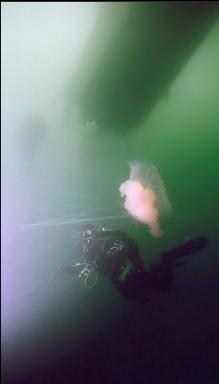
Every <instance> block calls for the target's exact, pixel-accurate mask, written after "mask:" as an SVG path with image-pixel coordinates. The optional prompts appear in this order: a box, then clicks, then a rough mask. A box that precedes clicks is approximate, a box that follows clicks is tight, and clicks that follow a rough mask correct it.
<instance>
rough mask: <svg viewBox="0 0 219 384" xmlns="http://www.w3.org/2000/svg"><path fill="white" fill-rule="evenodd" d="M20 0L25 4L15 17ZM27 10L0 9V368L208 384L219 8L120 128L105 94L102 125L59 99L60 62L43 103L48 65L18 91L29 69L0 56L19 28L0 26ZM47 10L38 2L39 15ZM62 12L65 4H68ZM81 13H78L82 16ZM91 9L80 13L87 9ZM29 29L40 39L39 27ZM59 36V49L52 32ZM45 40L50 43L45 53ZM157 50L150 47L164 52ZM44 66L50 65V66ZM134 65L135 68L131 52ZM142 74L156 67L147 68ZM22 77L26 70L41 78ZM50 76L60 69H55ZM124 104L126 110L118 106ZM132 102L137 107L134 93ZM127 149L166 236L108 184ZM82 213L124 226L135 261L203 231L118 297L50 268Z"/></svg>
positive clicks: (216, 318)
mask: <svg viewBox="0 0 219 384" xmlns="http://www.w3.org/2000/svg"><path fill="white" fill-rule="evenodd" d="M91 5H92V3H91ZM91 5H90V7H91ZM158 5H159V4H157V5H154V6H155V7H158ZM159 6H160V5H159ZM59 7H60V5H59ZM72 7H73V6H72ZM87 7H88V5H87ZM28 9H29V10H28ZM60 9H61V8H59V11H60ZM85 9H86V7H85V8H84V11H85ZM12 11H13V12H12ZM10 12H11V13H10ZM24 12H27V15H26V16H25V17H24ZM28 12H30V8H28V7H27V8H25V7H24V8H20V9H19V11H18V9H16V7H15V8H13V7H12V8H11V9H10V7H9V8H7V7H6V13H5V14H3V16H4V18H3V21H4V22H5V24H3V32H4V31H5V35H4V36H3V43H4V42H5V46H3V49H4V50H5V51H4V52H6V58H5V61H4V60H3V70H4V71H3V75H4V76H5V78H4V77H3V80H4V82H3V96H4V100H3V118H2V122H3V130H2V139H3V146H2V149H3V156H2V181H3V183H2V211H3V216H2V218H3V226H2V239H3V241H2V255H3V257H2V370H3V373H2V378H3V382H4V383H31V384H32V383H37V384H38V383H50V382H53V383H66V384H67V383H73V382H75V383H78V382H83V383H85V382H87V381H88V382H90V383H91V382H100V383H114V382H119V383H123V382H127V383H138V382H139V383H158V382H160V381H162V382H163V383H166V382H172V383H177V384H184V383H196V382H197V383H208V384H216V383H217V382H218V380H219V349H218V344H219V298H218V294H219V255H218V249H219V237H218V228H219V226H218V217H219V204H218V198H219V178H218V175H219V172H218V165H219V133H218V130H219V75H218V68H219V23H218V21H216V22H214V23H213V25H212V26H211V28H209V30H208V32H207V33H206V34H205V35H204V36H202V38H201V41H200V42H199V44H198V45H197V46H196V48H195V49H194V51H193V52H192V54H191V53H189V54H188V57H187V60H186V59H185V58H184V61H183V65H182V68H181V69H180V70H179V71H178V73H177V76H176V73H175V72H174V73H173V78H172V81H169V82H168V87H167V89H165V92H164V95H162V96H160V97H159V98H157V99H156V103H155V105H154V104H153V108H152V106H151V108H150V112H148V109H147V104H146V103H145V116H143V115H144V114H143V112H142V109H141V119H140V120H141V121H139V122H138V123H136V125H135V124H134V123H133V124H134V125H133V127H132V129H131V128H130V127H128V128H127V130H126V129H125V128H124V126H123V128H122V129H121V131H120V130H119V129H117V130H115V125H114V123H112V122H113V121H114V119H115V116H116V115H115V113H114V111H112V115H110V112H109V111H110V108H108V107H109V105H107V108H106V110H105V113H106V116H108V119H109V120H110V121H111V123H110V124H112V129H110V124H108V125H107V124H106V128H105V127H104V123H105V121H104V119H102V115H101V114H99V115H98V113H99V112H98V110H96V115H92V116H91V115H89V113H90V111H91V110H92V113H93V111H94V110H95V108H94V107H93V105H95V104H92V103H90V104H89V98H88V101H87V103H88V104H87V105H89V106H90V110H89V108H88V110H89V113H88V115H89V117H91V118H92V120H86V118H87V116H85V115H86V111H84V110H83V108H81V105H79V106H78V105H76V104H74V101H73V106H72V107H71V108H70V113H69V105H72V104H71V103H72V95H69V94H68V92H67V91H66V89H67V88H68V89H69V84H72V83H73V84H74V81H75V80H74V77H73V80H72V78H71V75H70V74H68V76H67V75H66V76H64V81H63V83H67V84H68V87H64V86H63V89H64V91H63V93H61V92H60V94H58V96H57V95H56V94H55V97H54V100H55V101H52V102H51V103H50V104H49V106H47V104H46V105H45V106H44V105H43V103H44V102H45V100H47V102H48V99H49V98H50V97H51V99H52V96H54V92H53V88H52V87H51V89H50V92H49V93H48V94H47V93H45V95H43V91H44V89H45V90H48V88H49V86H50V85H51V84H52V83H55V81H52V80H50V82H49V80H48V79H47V76H45V79H47V82H46V83H45V84H44V80H45V79H44V78H42V81H41V82H40V85H39V90H38V92H39V93H37V92H33V95H32V94H31V96H30V99H31V102H29V97H28V95H29V93H28V92H27V90H28V89H29V88H31V85H30V86H29V88H28V87H27V85H26V82H27V83H28V84H29V83H30V84H32V83H31V80H30V81H29V80H28V79H29V75H28V76H27V77H28V79H26V76H25V68H23V64H22V63H23V61H22V60H24V59H23V58H22V59H21V60H20V62H21V64H22V65H21V67H22V71H21V69H19V65H18V69H17V71H18V73H17V75H16V71H15V70H14V71H15V73H14V72H13V75H12V74H11V71H10V70H11V67H10V68H9V70H8V72H7V69H6V67H8V64H9V63H10V62H11V60H12V57H13V54H12V53H11V52H13V49H14V52H15V57H17V58H18V62H19V52H22V49H21V48H22V46H23V45H22V44H23V43H22V38H23V36H22V35H21V38H20V39H21V40H19V38H18V40H17V41H15V42H14V40H13V38H14V36H15V35H14V33H15V32H14V31H13V30H12V31H11V32H10V33H9V30H8V29H7V28H9V27H10V26H11V25H14V24H13V23H15V21H16V23H18V25H20V24H19V23H21V24H22V20H23V18H24V19H25V20H27V19H29V20H31V17H33V16H32V14H31V12H30V13H28ZM50 12H52V10H51V9H48V14H46V15H44V17H45V20H47V18H48V15H49V14H50ZM72 12H73V13H74V12H75V10H74V9H73V8H72ZM64 16H66V15H65V14H63V15H62V17H63V18H64ZM36 20H37V21H35V23H36V26H37V25H38V23H39V22H41V23H43V22H42V20H41V19H40V18H39V19H38V18H36ZM39 20H41V21H39ZM45 20H44V21H45ZM58 20H59V18H58ZM81 20H82V21H83V23H85V20H84V18H83V17H82V19H81ZM94 20H95V18H94V16H93V23H94ZM82 21H81V23H82ZM10 23H11V24H10ZM16 23H15V26H16V25H17V24H16ZM83 23H82V24H83ZM83 25H84V24H83ZM25 28H26V29H25ZM25 28H24V31H27V30H29V29H28V28H30V25H29V24H27V25H26V27H25ZM15 29H16V28H15ZM30 31H32V30H31V29H30ZM25 33H26V32H25ZM31 33H33V32H31ZM24 35H25V36H26V34H24ZM18 36H19V35H18ZM34 36H35V35H34ZM36 36H37V35H36ZM27 40H28V38H27ZM37 41H38V39H37ZM40 41H41V42H40V44H39V46H40V47H41V45H42V44H43V43H42V41H43V38H42V37H41V40H40ZM51 41H52V38H51ZM63 41H64V42H65V41H66V40H65V35H64V37H63ZM6 43H7V44H6ZM152 43H153V39H152V42H151V44H152ZM10 44H11V45H10ZM16 44H17V45H16ZM19 44H20V45H19ZM68 44H69V42H68ZM27 46H28V45H27ZM8 47H9V48H8ZM58 47H59V49H61V45H59V46H58ZM26 49H27V48H26V47H25V48H24V51H23V52H26V51H25V50H26ZM57 50H58V48H57ZM27 51H28V50H27ZM46 51H47V48H46ZM33 52H34V50H33ZM42 52H44V50H43V51H42ZM42 52H41V53H42ZM54 52H56V49H54V51H52V53H51V55H52V54H54ZM32 54H33V53H32ZM56 54H57V52H56ZM58 54H59V51H58ZM10 55H12V56H10ZM160 55H161V56H160V61H162V59H163V57H165V54H164V53H162V54H160ZM21 56H22V55H21ZM25 57H26V56H25ZM33 57H34V55H33ZM37 57H38V56H37ZM39 57H40V58H39V62H40V60H41V61H42V63H43V68H47V65H48V63H50V61H49V60H48V57H47V60H46V59H45V56H44V54H42V56H39ZM54 57H56V56H54ZM82 57H83V56H82ZM25 60H26V59H25ZM25 60H24V63H25V65H27V70H28V71H30V68H31V66H33V63H32V61H31V59H30V61H31V62H30V63H29V62H28V61H27V63H26V61H25ZM53 61H54V62H55V60H54V59H53ZM56 61H58V60H56ZM33 62H34V59H33ZM61 64H62V63H61ZM61 64H60V63H59V66H60V65H61ZM28 65H29V66H28ZM37 65H38V64H37ZM12 67H13V66H12ZM160 67H162V65H161V66H160ZM15 68H16V67H15ZM52 68H53V67H52V66H50V67H49V73H50V74H51V71H52ZM46 70H48V68H47V69H46ZM46 70H45V73H47V72H46ZM19 71H20V72H19ZM136 71H139V67H138V66H137V64H136ZM28 73H29V72H28ZM33 73H34V72H32V75H33ZM57 73H59V72H58V70H57V69H56V70H54V72H53V71H52V75H51V79H53V78H54V79H55V78H57ZM75 73H76V71H75ZM81 73H82V74H83V68H82V72H81ZM133 73H134V72H133ZM13 76H14V77H13ZM81 76H82V75H81ZM153 76H154V77H156V72H154V73H153ZM157 76H158V75H157ZM65 77H66V78H67V80H66V78H65ZM11 78H12V80H11V83H10V79H11ZM31 78H32V76H30V79H31ZM33 78H34V76H33ZM170 78H171V76H170V77H168V79H170ZM60 79H61V80H60ZM96 79H97V81H98V76H97V77H96ZM70 80H71V81H70ZM22 81H23V83H22ZM33 81H35V82H36V83H37V82H39V81H40V79H38V78H36V79H35V80H33ZM59 81H60V83H62V76H61V77H60V78H59ZM80 81H81V82H82V83H83V81H85V80H84V78H80V76H79V77H78V78H77V82H76V83H77V84H80ZM99 81H100V84H98V83H97V84H96V89H98V86H99V89H102V88H101V87H102V83H103V77H101V75H100V80H99ZM129 81H130V83H131V81H132V79H131V78H129V77H128V75H127V88H129V87H128V84H129ZM11 84H13V85H14V87H15V90H14V88H13V87H12V86H11ZM22 84H23V87H22ZM34 84H35V83H34ZM55 85H57V84H56V83H55ZM77 86H78V85H77ZM41 88H42V96H41V91H40V90H41ZM26 89H27V90H26ZM54 89H55V86H54ZM25 90H26V91H25ZM34 90H35V91H36V90H37V87H36V86H35V88H34ZM25 92H26V93H25ZM45 92H47V91H45ZM151 92H152V94H153V90H152V91H151ZM90 93H91V95H92V89H90ZM149 94H150V92H149ZM66 95H67V96H66ZM94 95H95V89H94ZM41 97H42V100H41ZM88 97H89V94H88ZM153 97H154V96H153ZM73 99H74V98H73ZM52 100H53V99H52ZM79 104H80V103H79ZM133 105H135V94H133ZM85 106H86V102H85ZM103 107H104V105H103ZM92 108H93V109H92ZM81 109H82V111H81ZM85 109H86V108H85ZM78 111H79V112H78ZM27 112H28V113H27ZM83 113H84V115H83ZM113 113H114V114H113ZM139 113H140V112H139ZM127 114H129V115H131V112H130V110H129V109H127ZM133 114H134V115H135V116H136V109H134V107H133ZM121 115H122V116H124V115H125V113H124V110H123V109H122V108H121ZM98 116H99V117H100V119H99V120H98ZM110 116H111V118H110ZM83 119H84V120H83ZM134 120H135V117H133V122H134ZM98 121H100V122H101V123H99V122H98ZM123 121H125V117H124V120H123ZM121 124H122V123H121ZM131 159H140V160H150V161H152V162H153V163H154V164H155V165H156V166H157V168H158V170H159V172H160V174H161V176H162V178H163V180H164V182H165V185H166V187H167V190H168V193H169V198H170V201H171V204H172V207H173V213H172V215H171V217H170V218H166V219H165V218H164V219H163V221H162V226H163V228H164V230H165V236H164V237H163V238H162V239H161V240H155V239H153V238H152V237H151V236H150V234H149V232H148V231H147V229H146V228H145V227H144V226H142V225H140V224H138V223H136V222H134V221H133V220H132V219H130V218H129V217H128V216H127V215H126V213H125V212H124V210H123V206H122V201H121V199H120V195H119V191H118V188H119V185H120V183H121V182H123V181H124V180H126V179H127V178H128V172H129V170H128V161H129V160H131ZM90 220H91V221H92V222H94V223H97V224H102V223H105V224H106V225H107V226H109V227H113V228H116V229H122V230H125V231H126V232H127V233H128V234H130V235H131V236H132V237H133V238H135V240H136V241H137V242H138V244H139V247H140V251H141V256H142V259H143V260H144V263H145V266H146V267H148V268H149V266H150V264H151V262H152V261H156V260H159V254H160V253H161V252H162V251H163V250H166V249H169V248H171V247H174V246H176V245H178V244H180V243H182V242H184V241H186V240H187V239H188V238H192V237H195V236H200V235H205V236H207V237H208V239H209V246H208V248H206V249H204V250H203V251H201V252H200V253H198V254H194V255H192V256H190V257H189V258H188V260H187V262H186V264H185V265H184V266H182V267H181V268H176V270H175V271H174V281H173V285H172V288H171V290H170V292H169V293H167V294H164V295H160V296H154V297H153V298H152V299H151V301H150V302H149V303H148V304H147V305H144V306H143V305H141V304H139V303H136V302H134V301H133V302H132V301H127V300H125V299H123V298H122V297H121V296H120V295H119V293H118V292H117V291H116V289H115V287H114V286H113V285H112V284H111V283H110V282H108V281H106V280H105V279H103V278H101V277H100V279H99V280H98V282H97V284H96V285H95V287H94V288H92V289H86V288H85V287H84V282H83V281H82V280H73V279H72V277H71V276H65V275H63V274H62V273H59V272H57V270H58V268H59V267H60V265H63V264H67V265H68V264H70V263H71V262H72V260H73V261H77V260H78V255H77V244H78V242H79V232H80V230H81V228H82V226H83V224H84V223H86V222H88V221H90ZM56 272H57V273H56Z"/></svg>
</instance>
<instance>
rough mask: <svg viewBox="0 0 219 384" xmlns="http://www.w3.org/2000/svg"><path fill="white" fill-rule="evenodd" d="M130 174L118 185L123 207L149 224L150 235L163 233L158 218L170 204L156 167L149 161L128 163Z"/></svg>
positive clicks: (168, 211)
mask: <svg viewBox="0 0 219 384" xmlns="http://www.w3.org/2000/svg"><path fill="white" fill-rule="evenodd" d="M129 166H130V175H129V180H126V181H125V182H124V183H122V184H121V185H120V187H119V191H120V194H121V196H122V197H123V198H124V208H125V209H126V210H127V211H128V212H129V214H130V215H131V216H132V217H133V218H134V219H135V220H137V221H139V222H141V223H143V224H146V225H148V226H149V229H150V232H151V234H152V236H154V237H155V238H159V237H161V236H162V235H163V231H162V229H161V228H160V224H159V219H160V216H161V215H162V214H169V213H170V212H171V206H170V203H169V200H168V197H167V192H166V189H165V186H164V183H163V180H162V179H161V177H160V175H159V172H158V170H157V168H156V167H155V166H154V165H153V164H151V163H142V162H139V161H133V162H130V163H129Z"/></svg>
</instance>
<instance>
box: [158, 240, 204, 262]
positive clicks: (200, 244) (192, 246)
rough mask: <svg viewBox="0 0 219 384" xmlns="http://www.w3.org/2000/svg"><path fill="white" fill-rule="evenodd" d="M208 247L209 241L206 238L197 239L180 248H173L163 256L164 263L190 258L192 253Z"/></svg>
mask: <svg viewBox="0 0 219 384" xmlns="http://www.w3.org/2000/svg"><path fill="white" fill-rule="evenodd" d="M207 245H208V239H207V237H205V236H201V237H196V238H194V239H192V240H189V241H187V242H186V243H184V244H182V245H180V246H179V247H176V248H173V249H171V250H169V251H167V252H164V253H162V254H161V258H162V260H163V261H171V260H174V259H177V258H178V257H183V256H188V255H190V254H192V253H195V252H198V251H200V250H201V249H202V248H205V247H206V246H207Z"/></svg>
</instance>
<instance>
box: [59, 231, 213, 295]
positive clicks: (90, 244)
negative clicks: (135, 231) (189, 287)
mask: <svg viewBox="0 0 219 384" xmlns="http://www.w3.org/2000/svg"><path fill="white" fill-rule="evenodd" d="M207 244H208V239H207V238H206V237H204V236H203V237H198V238H194V239H192V240H189V241H187V242H186V243H184V244H182V245H180V246H178V247H176V248H173V249H171V250H169V251H167V252H164V253H162V254H161V255H160V257H161V260H160V262H159V263H156V264H152V265H151V268H150V270H145V268H144V264H143V262H142V260H141V258H140V255H139V248H138V245H137V243H136V242H135V240H133V239H132V238H130V237H129V236H128V235H127V234H126V233H124V232H122V231H118V230H113V229H110V228H109V229H108V228H106V227H105V226H100V227H95V226H93V225H88V226H87V227H85V228H84V230H83V231H82V242H81V244H80V250H79V253H80V257H81V262H78V263H76V264H73V265H71V266H63V267H62V270H63V271H65V272H66V273H70V274H73V275H75V276H76V277H85V282H86V281H87V279H88V277H89V275H90V273H92V272H95V273H96V275H97V276H98V275H99V274H101V275H103V276H105V277H106V278H107V279H108V280H110V281H111V282H112V283H113V284H114V285H115V286H116V288H117V290H118V291H119V292H120V294H122V295H123V297H125V298H127V299H135V300H138V301H141V302H145V301H148V299H149V298H150V297H151V295H152V294H154V293H164V292H167V291H168V290H169V289H170V287H171V284H172V277H173V267H174V266H177V265H182V264H184V263H182V262H178V260H177V259H178V258H180V257H184V256H187V255H189V254H191V253H194V252H197V251H199V250H201V249H202V248H204V247H206V246H207ZM90 288H91V286H90Z"/></svg>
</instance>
